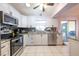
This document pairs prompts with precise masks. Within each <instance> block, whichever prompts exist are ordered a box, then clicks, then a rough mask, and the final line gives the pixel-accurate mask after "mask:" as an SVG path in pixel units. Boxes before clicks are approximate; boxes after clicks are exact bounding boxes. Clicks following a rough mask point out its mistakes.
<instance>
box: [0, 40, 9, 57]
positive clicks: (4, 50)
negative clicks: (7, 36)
mask: <svg viewBox="0 0 79 59" xmlns="http://www.w3.org/2000/svg"><path fill="white" fill-rule="evenodd" d="M1 56H10V41H7V42H5V43H2V44H1Z"/></svg>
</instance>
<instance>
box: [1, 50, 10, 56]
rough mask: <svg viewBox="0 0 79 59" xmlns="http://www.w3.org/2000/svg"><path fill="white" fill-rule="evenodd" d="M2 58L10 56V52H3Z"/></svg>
mask: <svg viewBox="0 0 79 59" xmlns="http://www.w3.org/2000/svg"><path fill="white" fill-rule="evenodd" d="M1 56H10V52H9V51H2V52H1Z"/></svg>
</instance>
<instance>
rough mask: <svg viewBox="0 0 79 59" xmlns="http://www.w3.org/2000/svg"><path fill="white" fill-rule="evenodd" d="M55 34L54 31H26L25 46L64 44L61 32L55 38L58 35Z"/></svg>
mask: <svg viewBox="0 0 79 59" xmlns="http://www.w3.org/2000/svg"><path fill="white" fill-rule="evenodd" d="M53 34H54V33H53V32H47V31H35V32H33V31H30V32H28V33H24V34H23V36H24V46H30V45H33V46H36V45H37V46H43V45H45V46H48V45H63V43H64V41H63V39H62V36H61V34H57V35H56V36H57V38H55V37H56V36H55V35H53ZM53 37H54V38H53Z"/></svg>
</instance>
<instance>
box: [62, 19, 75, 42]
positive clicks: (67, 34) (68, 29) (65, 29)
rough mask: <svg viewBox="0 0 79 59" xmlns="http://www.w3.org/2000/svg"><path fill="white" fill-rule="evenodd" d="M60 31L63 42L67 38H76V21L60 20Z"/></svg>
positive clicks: (66, 40)
mask: <svg viewBox="0 0 79 59" xmlns="http://www.w3.org/2000/svg"><path fill="white" fill-rule="evenodd" d="M61 33H62V36H63V39H64V42H68V39H76V21H75V20H69V21H61Z"/></svg>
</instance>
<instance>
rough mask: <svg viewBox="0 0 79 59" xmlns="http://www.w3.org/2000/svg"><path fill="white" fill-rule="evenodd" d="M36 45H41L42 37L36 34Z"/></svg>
mask: <svg viewBox="0 0 79 59" xmlns="http://www.w3.org/2000/svg"><path fill="white" fill-rule="evenodd" d="M34 44H35V45H41V35H40V34H35V36H34Z"/></svg>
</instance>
